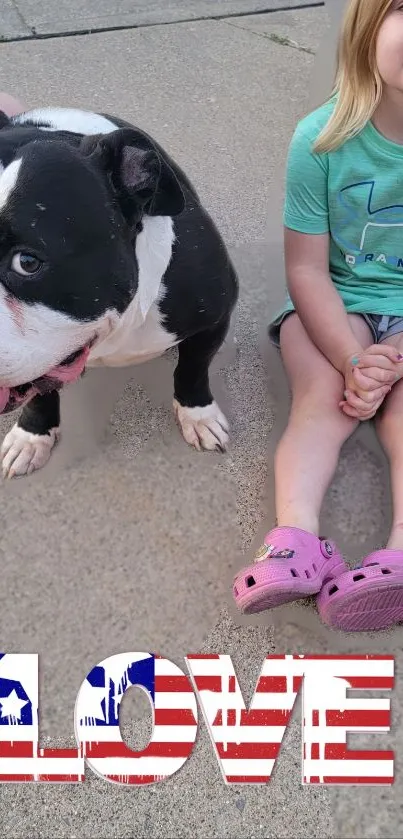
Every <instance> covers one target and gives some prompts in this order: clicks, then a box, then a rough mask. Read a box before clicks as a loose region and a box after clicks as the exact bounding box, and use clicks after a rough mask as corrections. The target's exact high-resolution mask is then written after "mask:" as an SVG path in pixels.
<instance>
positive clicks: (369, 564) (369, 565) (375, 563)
mask: <svg viewBox="0 0 403 839" xmlns="http://www.w3.org/2000/svg"><path fill="white" fill-rule="evenodd" d="M373 565H379V562H367V566H366V567H367V568H371V567H372V566H373Z"/></svg>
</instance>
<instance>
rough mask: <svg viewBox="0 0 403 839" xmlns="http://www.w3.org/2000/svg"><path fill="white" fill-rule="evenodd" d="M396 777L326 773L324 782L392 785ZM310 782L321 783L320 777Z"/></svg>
mask: <svg viewBox="0 0 403 839" xmlns="http://www.w3.org/2000/svg"><path fill="white" fill-rule="evenodd" d="M304 780H305V783H308V781H307V779H306V778H305V779H304ZM394 780H395V779H394V778H375V777H374V778H372V777H369V778H358V777H353V776H351V777H346V778H344V777H341V776H339V775H325V776H324V778H323V782H322V784H321V786H322V785H323V784H343V785H344V784H367V786H371V785H372V784H385V785H388V786H389V785H390V784H393V783H394ZM309 783H310V784H319V778H311V779H310V781H309Z"/></svg>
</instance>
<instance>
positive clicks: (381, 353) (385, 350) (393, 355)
mask: <svg viewBox="0 0 403 839" xmlns="http://www.w3.org/2000/svg"><path fill="white" fill-rule="evenodd" d="M366 355H370V356H373V355H375V356H378V357H380V358H384V359H388V360H390V361H394V362H396V361H397V362H399V361H403V356H402V355H401V354H400V352H399V350H398V349H396V347H392V346H391V345H390V344H372V345H371V346H370V347H367V349H366V350H364V351H363V353H361V356H360V357H359V356H356V358H359V362H361V361H362V358H363V357H365V356H366ZM354 361H355V359H353V364H354Z"/></svg>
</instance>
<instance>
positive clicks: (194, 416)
mask: <svg viewBox="0 0 403 839" xmlns="http://www.w3.org/2000/svg"><path fill="white" fill-rule="evenodd" d="M228 329H229V319H225V320H223V321H220V323H218V324H217V325H216V326H215V327H213V328H212V329H209V330H206V331H204V332H200V333H198V334H196V335H193V336H191V337H190V338H185V340H184V341H182V342H181V343H180V344H179V360H178V364H177V367H176V369H175V373H174V388H175V390H174V412H175V417H176V420H177V423H178V425H179V427H180V429H181V431H182V434H183V437H184V439H185V440H186V442H187V443H189V445H191V446H194V447H195V448H196V449H198V450H199V451H200V450H201V449H205V450H207V451H221V452H224V451H225V450H226V448H227V444H228V431H229V428H228V422H227V420H226V418H225V416H224V414H223V413H222V411H221V410H220V408H219V406H218V405H217V403H216V402H215V400H214V397H213V395H212V393H211V390H210V381H209V368H210V364H211V362H212V360H213V358H214V356H215V355H216V353H217V352H218V350H219V349H220V347H221V345H222V344H223V342H224V339H225V337H226V334H227V332H228Z"/></svg>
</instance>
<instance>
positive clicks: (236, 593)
mask: <svg viewBox="0 0 403 839" xmlns="http://www.w3.org/2000/svg"><path fill="white" fill-rule="evenodd" d="M234 594H235V597H238V589H237V587H236V586H234Z"/></svg>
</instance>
